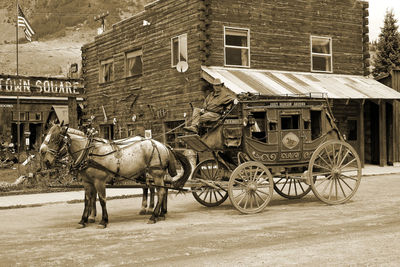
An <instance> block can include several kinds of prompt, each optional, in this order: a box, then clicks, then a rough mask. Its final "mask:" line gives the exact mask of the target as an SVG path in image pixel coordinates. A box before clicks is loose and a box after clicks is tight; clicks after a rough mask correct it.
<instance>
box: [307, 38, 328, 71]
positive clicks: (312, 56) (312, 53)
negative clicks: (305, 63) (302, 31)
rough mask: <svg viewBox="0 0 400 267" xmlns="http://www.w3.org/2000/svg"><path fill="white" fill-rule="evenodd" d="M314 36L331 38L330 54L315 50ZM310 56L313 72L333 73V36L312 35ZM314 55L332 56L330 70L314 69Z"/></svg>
mask: <svg viewBox="0 0 400 267" xmlns="http://www.w3.org/2000/svg"><path fill="white" fill-rule="evenodd" d="M313 38H319V39H327V40H329V54H323V53H315V52H313ZM310 56H311V72H320V73H333V44H332V37H327V36H318V35H310ZM314 56H319V57H329V58H330V70H325V71H324V70H314V62H313V58H314Z"/></svg>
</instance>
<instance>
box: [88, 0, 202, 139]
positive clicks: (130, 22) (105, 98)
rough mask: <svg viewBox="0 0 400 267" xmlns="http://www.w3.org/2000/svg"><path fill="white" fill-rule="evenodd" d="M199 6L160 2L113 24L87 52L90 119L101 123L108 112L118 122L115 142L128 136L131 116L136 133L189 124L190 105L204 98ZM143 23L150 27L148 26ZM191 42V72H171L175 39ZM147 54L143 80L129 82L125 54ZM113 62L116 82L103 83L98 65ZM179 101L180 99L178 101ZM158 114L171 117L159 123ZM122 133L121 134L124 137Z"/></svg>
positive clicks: (191, 1) (190, 1) (192, 2)
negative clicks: (173, 123) (181, 37)
mask: <svg viewBox="0 0 400 267" xmlns="http://www.w3.org/2000/svg"><path fill="white" fill-rule="evenodd" d="M201 12H202V11H201V10H200V1H197V0H188V1H172V0H168V1H156V2H155V3H153V4H150V5H148V6H146V9H145V11H144V12H142V13H139V14H137V15H135V16H134V17H132V18H129V19H127V20H124V21H121V22H120V23H118V24H115V25H113V28H112V30H110V31H108V32H106V33H104V34H102V35H100V36H98V37H97V38H96V39H95V41H94V42H93V43H91V44H88V45H86V46H84V47H83V49H82V56H83V65H84V77H85V85H86V91H87V101H86V105H87V116H86V117H90V116H91V115H94V116H96V123H97V124H102V123H105V122H104V121H103V117H104V116H103V108H102V105H103V107H104V110H105V111H106V114H107V119H108V121H107V123H111V121H112V119H113V118H114V117H115V118H116V119H117V122H118V125H117V127H114V129H115V134H114V136H115V137H116V138H118V137H124V136H126V135H127V128H128V124H132V123H133V121H132V119H131V118H132V116H133V115H134V114H135V115H136V116H137V121H136V125H137V129H140V131H139V132H136V134H142V135H143V134H144V133H143V130H144V129H152V130H153V136H154V135H155V133H160V131H161V129H162V125H161V123H162V121H169V120H171V121H172V120H184V116H183V115H184V112H186V113H188V111H189V110H190V105H189V103H190V102H193V103H194V105H198V104H199V103H200V102H201V101H202V99H203V98H204V94H203V91H202V86H203V85H204V82H203V81H201V79H200V74H199V70H200V66H201V63H202V62H201V61H200V60H199V59H200V49H199V30H198V27H199V26H198V25H199V24H200V19H199V17H200V13H201ZM143 20H147V21H149V22H150V25H149V26H143ZM185 33H186V34H187V37H188V64H189V69H188V71H187V72H186V73H179V72H177V70H176V69H175V68H172V67H171V38H173V37H176V36H178V35H181V34H185ZM133 49H142V51H143V75H142V76H136V77H125V62H124V57H125V54H124V53H125V52H129V51H131V50H133ZM108 58H113V59H114V81H112V82H109V83H105V84H99V83H98V77H99V72H98V70H99V61H100V60H104V59H108ZM178 96H179V97H178ZM157 111H165V112H166V116H165V117H164V118H162V120H161V119H157V118H155V116H156V114H157ZM120 132H121V133H120Z"/></svg>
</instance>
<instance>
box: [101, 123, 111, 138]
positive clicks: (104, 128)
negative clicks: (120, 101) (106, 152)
mask: <svg viewBox="0 0 400 267" xmlns="http://www.w3.org/2000/svg"><path fill="white" fill-rule="evenodd" d="M100 137H101V138H104V139H108V140H112V139H114V125H113V124H104V125H100Z"/></svg>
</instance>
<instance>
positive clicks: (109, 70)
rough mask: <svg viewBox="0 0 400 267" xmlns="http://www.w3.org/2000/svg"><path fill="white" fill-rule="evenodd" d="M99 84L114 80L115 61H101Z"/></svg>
mask: <svg viewBox="0 0 400 267" xmlns="http://www.w3.org/2000/svg"><path fill="white" fill-rule="evenodd" d="M99 75H100V76H99V82H100V83H106V82H110V81H113V80H114V60H113V59H112V58H111V59H107V60H103V61H100V71H99Z"/></svg>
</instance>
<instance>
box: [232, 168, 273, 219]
mask: <svg viewBox="0 0 400 267" xmlns="http://www.w3.org/2000/svg"><path fill="white" fill-rule="evenodd" d="M273 191H274V182H273V179H272V175H271V173H270V172H269V170H268V168H267V167H265V166H264V165H263V164H262V163H260V162H256V161H248V162H245V163H243V164H240V165H239V166H238V167H237V168H236V169H235V170H234V171H233V172H232V175H231V178H230V179H229V184H228V192H229V199H230V200H231V202H232V204H233V206H234V207H235V208H236V209H237V210H238V211H240V212H242V213H246V214H252V213H257V212H260V211H262V210H263V209H264V208H265V207H266V206H267V205H268V203H269V201H270V200H271V198H272V193H273Z"/></svg>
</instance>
